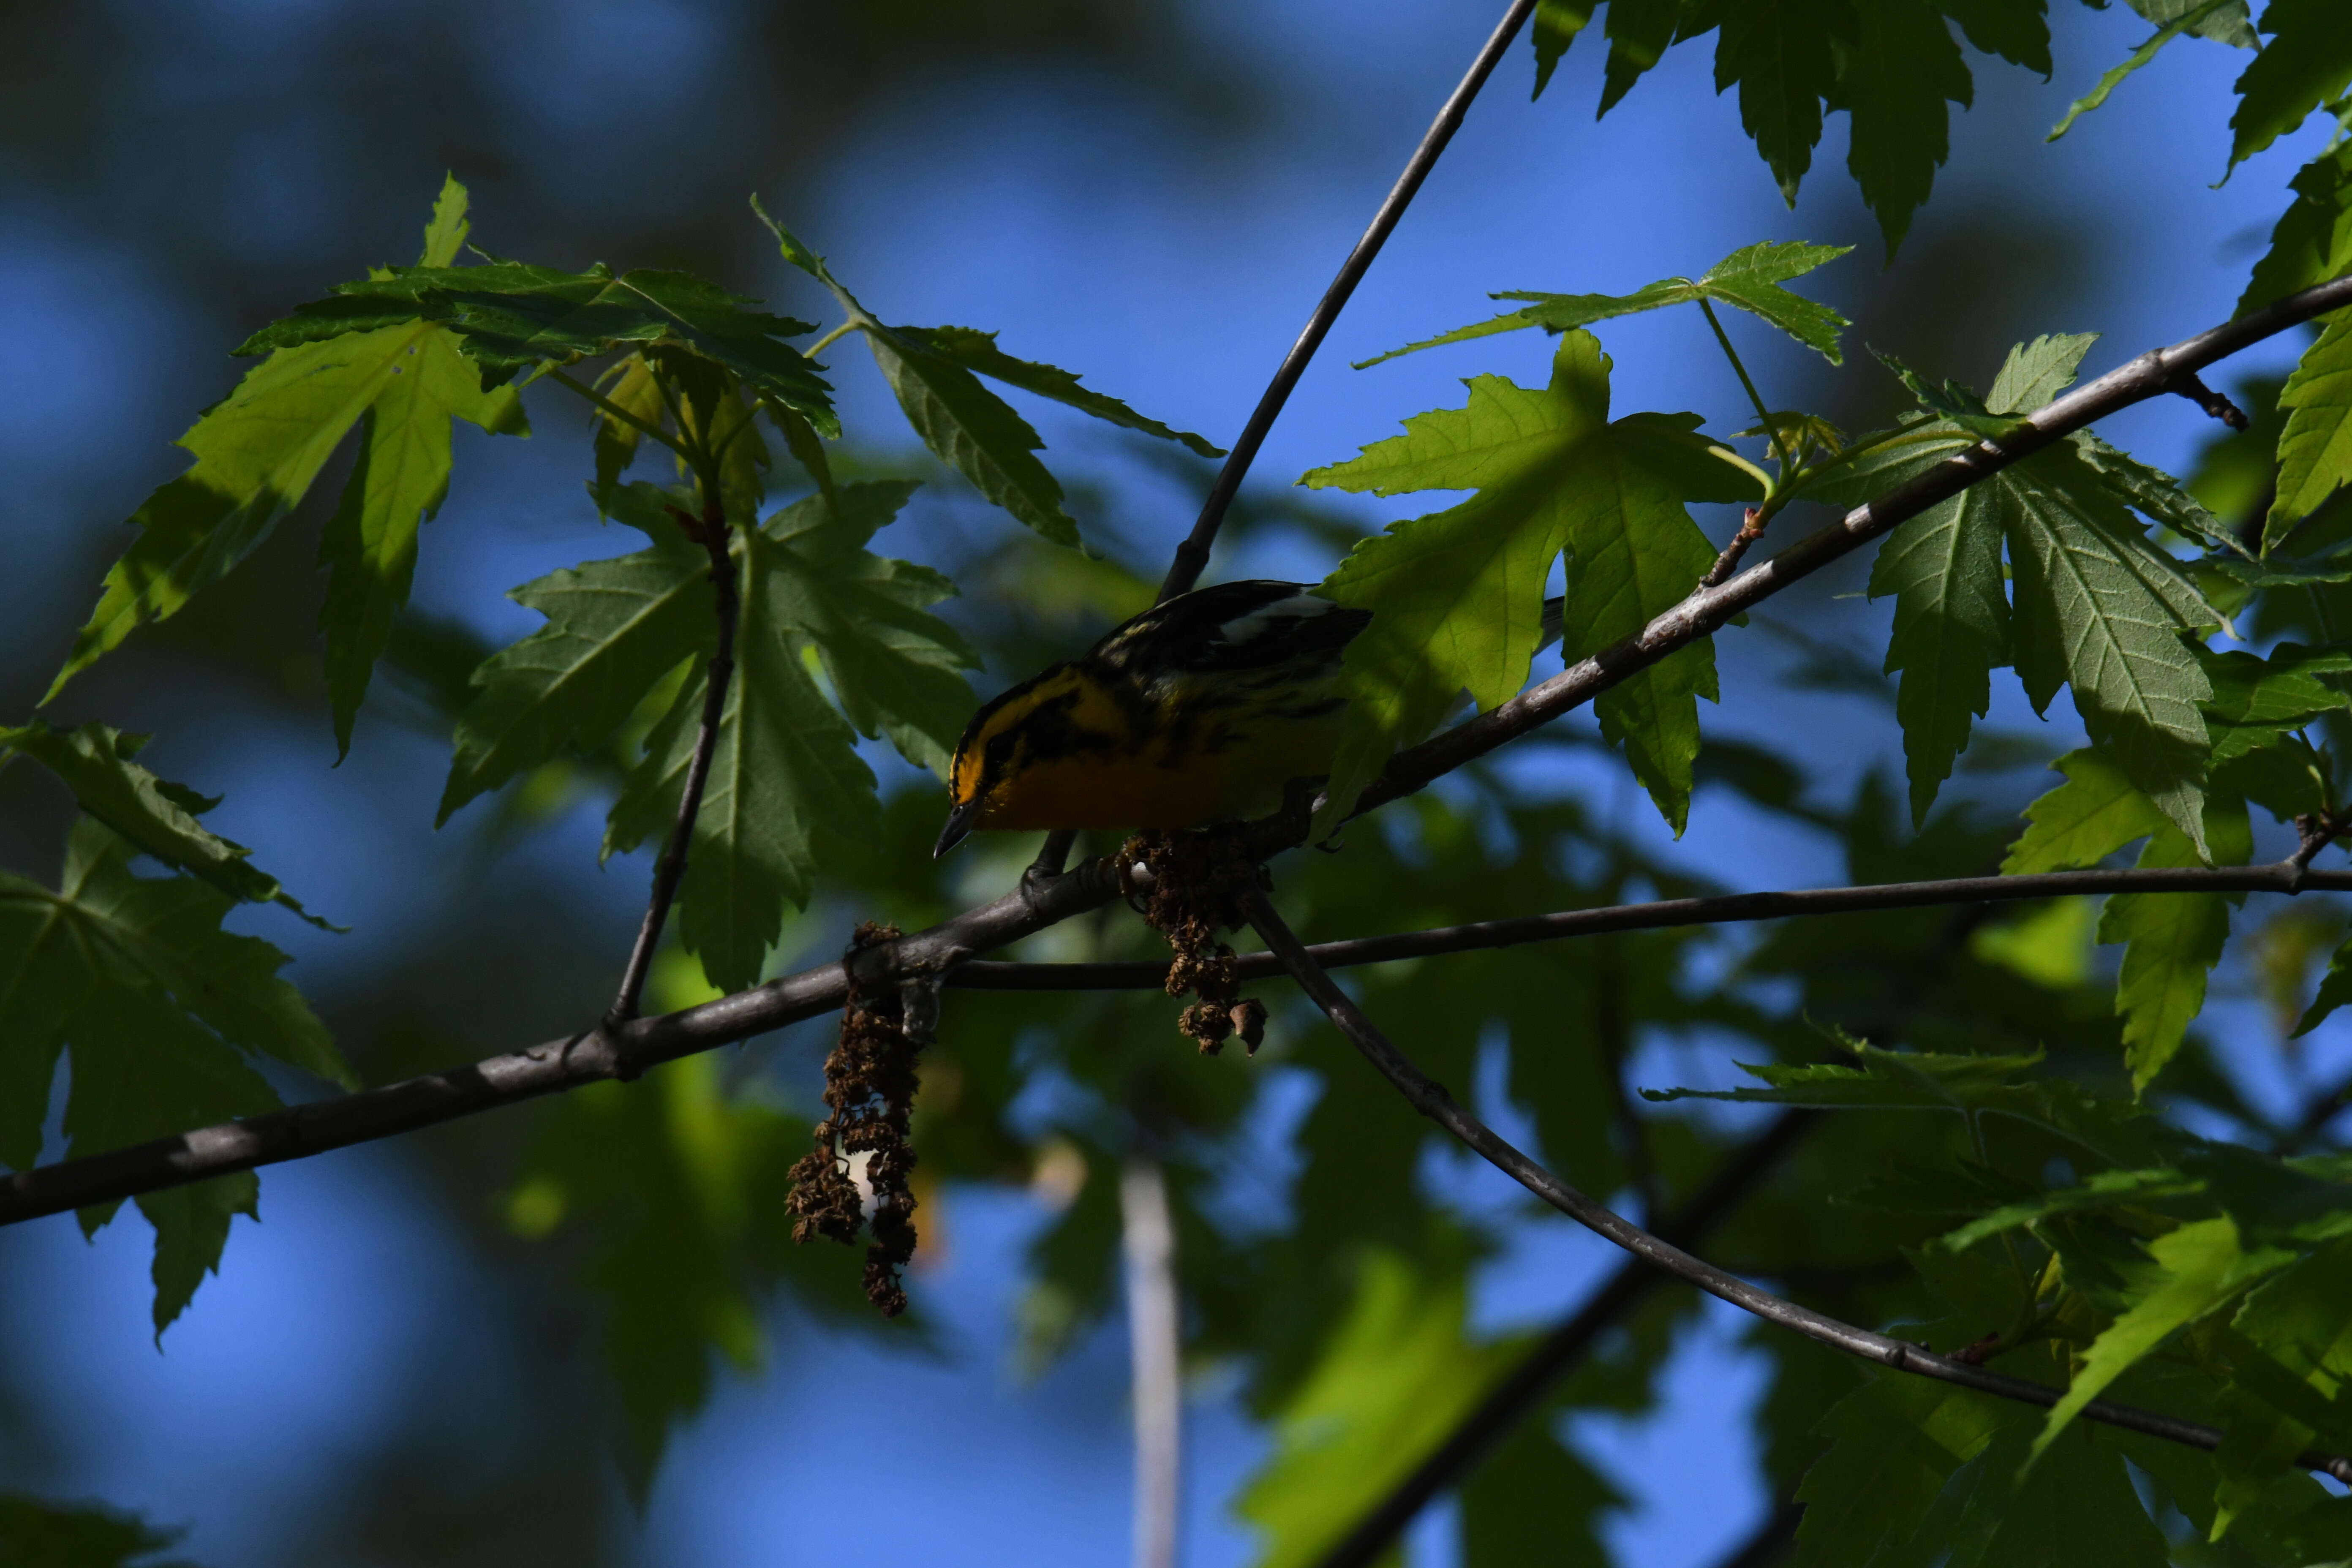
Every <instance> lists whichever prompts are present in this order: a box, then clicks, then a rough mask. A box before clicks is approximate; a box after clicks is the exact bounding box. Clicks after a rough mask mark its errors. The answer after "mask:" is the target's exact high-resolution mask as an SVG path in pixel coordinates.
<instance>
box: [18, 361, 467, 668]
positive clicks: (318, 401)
mask: <svg viewBox="0 0 2352 1568" xmlns="http://www.w3.org/2000/svg"><path fill="white" fill-rule="evenodd" d="M436 331H439V329H438V328H436V327H434V326H432V325H431V324H430V323H427V322H410V323H409V324H407V325H404V326H394V327H385V328H383V329H381V330H380V331H369V332H358V333H353V334H352V335H350V336H346V337H340V338H337V339H335V340H334V341H332V342H312V343H305V344H303V345H301V346H299V347H296V348H288V349H281V350H279V351H278V352H277V353H272V354H271V355H270V356H269V357H268V359H266V360H264V361H263V362H262V363H260V364H258V365H256V366H255V367H254V368H253V369H252V370H250V371H248V372H247V373H246V376H245V379H244V380H243V381H241V382H239V383H238V384H237V386H236V391H234V392H232V393H230V394H229V395H228V396H227V397H226V398H224V399H222V400H221V401H220V402H219V403H216V404H215V405H213V406H212V407H211V408H209V409H207V410H205V414H204V416H202V417H201V418H199V419H198V420H197V421H196V422H195V424H194V425H193V426H190V427H189V429H188V432H187V434H186V435H184V436H182V437H180V440H179V445H181V446H183V447H186V448H187V449H188V450H189V451H190V452H192V453H194V455H195V458H196V460H195V462H194V465H193V466H191V467H190V468H189V469H188V471H187V472H186V473H184V474H182V475H181V476H180V477H179V478H178V479H173V480H171V481H170V482H168V483H166V484H163V485H162V486H159V487H158V488H157V489H155V491H154V492H153V493H152V494H151V495H150V496H148V498H147V500H145V502H144V503H142V505H141V507H140V508H139V510H137V511H135V512H133V513H132V514H131V526H132V527H134V528H136V529H138V530H140V534H139V537H138V538H137V539H136V540H135V541H133V542H132V543H131V548H130V549H129V550H127V551H125V552H123V555H122V558H121V560H120V561H118V562H116V563H114V566H113V567H112V569H111V570H110V571H109V572H108V573H107V574H106V583H105V585H104V587H102V588H101V589H100V593H99V600H98V607H97V608H96V609H94V610H92V611H91V612H90V617H89V622H88V624H86V625H85V626H83V627H82V628H81V630H80V631H79V632H77V633H75V634H74V645H73V648H72V651H71V652H70V653H68V655H67V658H66V662H65V664H64V666H63V667H62V668H60V669H59V670H58V674H57V678H56V679H55V680H53V681H52V682H51V683H50V686H49V689H48V692H47V695H46V696H45V697H43V698H42V699H41V700H42V702H43V703H44V704H47V703H48V702H50V701H53V700H55V699H56V697H57V695H58V692H59V691H60V690H62V689H64V687H65V684H66V682H67V681H68V680H70V679H73V678H74V677H75V676H76V675H77V674H79V673H80V672H81V671H82V670H84V669H87V668H89V666H90V665H92V664H94V663H96V662H97V661H98V659H99V658H100V657H101V656H103V655H105V654H107V653H109V652H111V651H112V650H113V649H114V648H115V647H119V646H121V642H122V639H123V638H125V637H129V636H130V635H131V632H132V631H133V630H135V629H136V628H138V627H139V626H143V625H145V624H146V623H148V622H150V621H160V620H163V619H165V618H166V617H168V616H173V615H175V614H177V613H178V611H179V610H180V608H181V606H183V605H185V604H186V603H187V602H188V601H189V600H190V599H191V598H193V597H194V596H195V595H196V594H197V592H198V591H200V590H201V589H204V588H205V587H208V586H210V585H211V584H214V583H216V582H218V581H219V580H220V579H221V578H222V577H224V576H226V575H227V574H228V573H229V572H230V571H231V570H232V569H233V568H234V567H236V564H237V563H239V562H241V561H243V560H244V559H245V558H246V557H247V555H249V554H251V553H252V552H254V550H255V549H256V548H257V547H258V546H259V545H260V543H261V542H262V541H263V540H265V539H267V538H268V536H269V531H270V530H271V528H273V527H274V526H276V524H277V521H278V519H279V518H280V517H282V516H284V515H285V514H286V512H287V511H288V510H290V509H291V508H292V507H293V506H294V504H295V503H296V502H297V501H299V500H301V499H302V497H303V496H304V495H305V494H306V493H308V491H309V490H310V482H311V480H313V479H317V478H318V475H319V470H320V468H322V467H323V466H324V465H325V464H326V461H327V459H328V458H330V457H331V456H332V455H333V453H334V450H335V448H336V447H337V446H339V445H341V441H342V439H343V437H344V436H345V435H347V434H349V432H350V431H351V428H352V426H353V425H355V424H357V423H358V422H359V420H360V417H361V416H362V415H363V414H364V413H366V412H367V410H368V408H369V407H370V406H371V405H373V404H374V403H375V401H376V400H377V398H379V397H381V396H382V395H384V393H385V392H386V391H388V390H389V389H390V388H391V386H392V384H393V383H394V380H395V379H396V378H397V377H398V375H399V374H400V370H401V367H402V366H403V365H404V363H407V361H408V360H409V358H410V356H411V353H412V351H414V350H415V349H416V348H417V347H418V346H419V345H420V344H421V343H423V342H425V340H426V339H428V338H429V337H430V336H431V335H432V334H433V333H435V332H436Z"/></svg>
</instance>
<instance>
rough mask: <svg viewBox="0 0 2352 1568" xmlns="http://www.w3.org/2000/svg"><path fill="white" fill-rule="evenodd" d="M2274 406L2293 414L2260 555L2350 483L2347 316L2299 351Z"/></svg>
mask: <svg viewBox="0 0 2352 1568" xmlns="http://www.w3.org/2000/svg"><path fill="white" fill-rule="evenodd" d="M2279 406H2281V407H2282V408H2285V409H2289V410H2291V411H2292V412H2290V413H2289V414H2288V415H2287V420H2286V433H2285V434H2284V436H2282V437H2280V438H2279V449H2278V463H2279V468H2278V491H2277V495H2276V499H2274V500H2273V501H2272V502H2271V510H2270V516H2269V518H2268V519H2267V520H2266V521H2264V522H2263V551H2264V552H2269V551H2270V550H2271V549H2272V548H2273V547H2274V546H2276V545H2278V544H2280V543H2282V542H2284V541H2285V539H2286V536H2287V535H2288V534H2290V533H2292V532H2294V526H2295V524H2296V523H2298V522H2301V521H2303V520H2304V519H2305V518H2306V517H2308V516H2310V515H2311V514H2312V513H2313V512H2315V511H2316V510H2319V508H2320V507H2321V506H2322V505H2323V504H2325V503H2326V500H2327V499H2328V498H2329V497H2330V496H2332V495H2334V494H2335V493H2336V489H2338V488H2339V487H2340V486H2342V485H2344V484H2345V483H2347V481H2352V318H2347V317H2345V316H2342V315H2338V316H2337V317H2336V319H2335V320H2333V321H2329V322H2328V323H2327V330H2326V331H2324V332H2322V333H2320V334H2319V337H2318V339H2317V341H2315V342H2313V343H2312V345H2311V346H2310V347H2309V348H2307V349H2305V350H2304V351H2303V358H2302V360H2301V361H2300V362H2299V363H2297V364H2296V365H2295V367H2294V374H2293V375H2291V376H2289V377H2287V382H2286V386H2285V387H2284V390H2282V391H2281V392H2280V393H2279Z"/></svg>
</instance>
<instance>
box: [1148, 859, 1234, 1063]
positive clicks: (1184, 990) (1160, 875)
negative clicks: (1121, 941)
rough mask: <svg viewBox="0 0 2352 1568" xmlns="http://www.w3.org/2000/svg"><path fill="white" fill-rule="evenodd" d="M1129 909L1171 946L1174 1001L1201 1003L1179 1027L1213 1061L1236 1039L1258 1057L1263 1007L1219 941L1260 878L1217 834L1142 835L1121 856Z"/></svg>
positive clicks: (1170, 979)
mask: <svg viewBox="0 0 2352 1568" xmlns="http://www.w3.org/2000/svg"><path fill="white" fill-rule="evenodd" d="M1118 864H1119V872H1120V876H1121V878H1122V879H1124V881H1125V883H1126V886H1127V890H1128V902H1129V904H1130V905H1132V906H1133V907H1134V909H1135V910H1136V911H1137V912H1138V913H1139V914H1140V915H1142V916H1143V918H1144V921H1145V922H1146V923H1148V924H1149V925H1150V927H1151V928H1152V929H1153V930H1154V931H1158V932H1160V934H1161V935H1162V936H1164V937H1166V938H1167V939H1168V945H1169V947H1170V948H1171V949H1172V950H1173V951H1174V952H1175V954H1176V957H1175V961H1174V962H1173V963H1171V964H1170V965H1169V966H1168V994H1170V995H1171V996H1182V995H1184V994H1188V993H1189V994H1192V995H1193V996H1195V997H1198V998H1199V1000H1197V1001H1195V1002H1194V1003H1193V1004H1192V1005H1191V1006H1189V1007H1187V1008H1185V1009H1184V1012H1183V1016H1181V1017H1180V1018H1178V1019H1177V1021H1176V1027H1177V1028H1178V1029H1179V1030H1181V1032H1182V1033H1183V1034H1184V1035H1185V1036H1186V1037H1189V1038H1191V1039H1192V1040H1194V1041H1197V1042H1198V1043H1199V1045H1200V1047H1201V1049H1202V1052H1203V1053H1204V1054H1206V1055H1209V1056H1215V1055H1216V1054H1217V1052H1218V1051H1220V1050H1222V1049H1223V1047H1224V1044H1225V1042H1226V1041H1227V1040H1228V1039H1231V1038H1232V1037H1234V1036H1235V1035H1239V1036H1240V1037H1241V1038H1242V1043H1243V1044H1244V1046H1246V1047H1248V1048H1249V1052H1250V1054H1251V1055H1252V1056H1255V1055H1256V1054H1257V1048H1258V1047H1259V1045H1260V1044H1261V1043H1263V1042H1264V1040H1265V1004H1264V1003H1262V1002H1260V1001H1258V1000H1257V998H1255V996H1241V995H1239V994H1238V993H1239V992H1240V990H1241V982H1240V981H1239V980H1238V979H1237V978H1236V977H1235V975H1234V950H1233V949H1232V948H1231V947H1228V946H1227V945H1226V944H1225V943H1223V942H1220V941H1218V940H1217V933H1218V932H1219V931H1224V930H1227V929H1229V928H1233V927H1237V926H1239V925H1240V924H1241V923H1242V912H1241V896H1242V894H1243V893H1244V891H1245V890H1247V889H1250V888H1251V887H1253V886H1255V884H1256V882H1257V879H1258V878H1259V876H1260V875H1261V872H1260V871H1259V869H1258V868H1257V866H1256V865H1255V863H1253V862H1252V861H1251V860H1249V859H1248V858H1247V857H1245V856H1244V855H1243V854H1241V853H1240V851H1239V850H1238V849H1236V848H1235V847H1234V843H1233V841H1232V840H1231V839H1230V838H1229V837H1226V836H1224V835H1223V834H1216V833H1139V834H1137V835H1136V836H1135V837H1132V838H1130V839H1129V840H1128V841H1127V843H1126V844H1125V845H1123V846H1122V847H1120V849H1119V852H1118Z"/></svg>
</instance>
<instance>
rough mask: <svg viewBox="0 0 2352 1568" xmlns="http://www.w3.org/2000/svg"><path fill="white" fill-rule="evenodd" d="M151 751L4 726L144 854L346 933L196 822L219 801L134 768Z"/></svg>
mask: <svg viewBox="0 0 2352 1568" xmlns="http://www.w3.org/2000/svg"><path fill="white" fill-rule="evenodd" d="M146 744H147V737H146V736H144V735H127V734H124V733H123V732H122V731H120V730H115V729H110V728H109V727H108V726H106V725H104V724H84V725H82V726H81V727H80V728H79V729H78V730H55V729H51V728H50V727H49V726H48V725H47V724H46V723H44V722H43V721H40V720H38V719H35V720H33V721H31V722H30V723H27V724H24V725H21V726H19V727H17V728H16V729H8V728H5V727H0V747H5V748H7V749H8V750H10V751H15V752H23V753H24V754H25V755H26V756H28V757H30V758H32V759H33V760H34V761H35V762H37V763H40V764H41V765H42V766H43V767H45V768H47V769H48V770H49V771H50V772H51V773H55V774H57V775H58V777H59V778H60V779H63V780H64V781H65V784H66V787H67V788H68V789H70V790H72V791H73V793H74V800H75V802H76V804H78V805H79V806H80V807H81V808H82V810H84V811H85V812H88V813H89V815H90V816H94V817H96V818H98V819H99V820H100V822H103V823H105V824H106V825H107V826H109V827H111V828H113V829H114V831H115V832H117V833H119V834H121V835H122V837H125V838H128V839H129V840H131V843H133V844H136V845H137V846H138V847H140V849H141V850H142V851H143V852H144V853H146V854H149V855H152V856H153V857H154V858H156V859H158V860H161V861H162V862H163V864H165V865H166V866H169V867H171V868H173V869H174V870H180V871H185V872H187V873H188V874H189V875H190V876H192V877H198V878H201V879H204V880H205V881H207V882H209V883H211V884H212V885H213V886H214V887H215V888H218V889H220V890H221V891H222V892H224V893H226V894H228V895H229V896H230V897H231V898H233V899H240V900H245V901H247V902H248V903H257V904H268V903H275V904H283V905H285V906H286V907H287V908H288V909H289V910H293V911H294V912H295V913H296V914H298V915H300V916H301V917H302V918H303V919H304V920H306V921H310V923H311V924H312V925H314V926H318V927H320V929H321V930H325V931H338V930H341V928H340V927H337V926H332V925H330V924H328V922H327V921H323V920H320V918H319V917H318V916H316V915H313V914H310V913H309V912H307V911H306V910H304V909H303V908H302V904H301V900H298V899H296V898H295V897H294V896H293V895H292V894H291V893H289V892H288V891H286V889H284V888H283V887H282V886H280V885H279V883H278V879H277V878H275V877H272V876H270V875H269V874H268V873H267V872H265V871H263V870H262V869H261V868H259V867H258V866H256V865H254V864H253V863H252V862H251V861H250V860H249V859H248V858H247V857H249V856H250V855H252V853H253V851H252V850H250V849H247V847H245V846H244V845H242V844H236V843H233V842H231V841H230V840H228V839H226V838H223V837H220V836H219V835H218V834H216V833H215V832H213V831H212V830H211V829H210V828H208V827H206V826H205V825H204V824H202V823H201V822H198V821H197V820H196V818H197V817H198V816H201V815H203V814H204V813H205V812H207V811H209V810H211V809H212V808H213V806H214V805H217V804H218V802H217V801H216V800H207V799H206V798H205V797H204V796H203V795H198V794H196V792H195V791H194V790H192V789H190V788H188V787H187V786H186V785H185V784H173V783H172V782H171V781H170V780H168V779H160V778H157V777H156V776H155V775H154V774H153V773H149V772H148V771H147V770H146V769H145V768H142V767H141V766H140V765H139V764H138V763H135V762H133V761H131V759H132V758H133V757H135V756H137V755H138V754H139V752H140V750H141V749H142V747H144V746H145V745H146ZM338 1081H341V1079H338Z"/></svg>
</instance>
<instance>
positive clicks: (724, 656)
mask: <svg viewBox="0 0 2352 1568" xmlns="http://www.w3.org/2000/svg"><path fill="white" fill-rule="evenodd" d="M731 538H732V534H731V531H730V529H729V528H728V526H727V518H726V513H725V511H724V510H723V509H722V508H721V506H720V503H719V490H718V488H717V487H716V486H715V485H710V486H706V487H705V488H704V491H703V508H702V543H703V546H704V548H705V549H707V550H708V551H709V552H710V586H711V589H712V591H713V595H714V597H715V598H716V600H717V610H718V615H717V619H718V622H719V646H718V648H717V649H716V650H715V651H714V652H713V653H712V654H711V656H710V662H709V665H708V666H707V667H706V668H705V674H704V679H705V681H706V684H705V686H704V688H703V692H702V728H701V731H699V732H698V734H697V735H696V736H695V738H694V757H693V760H692V761H691V762H689V763H688V764H687V770H686V788H685V790H684V791H683V792H682V793H681V794H680V795H679V796H678V801H677V822H676V823H675V824H674V825H672V826H671V828H670V834H669V842H668V843H667V844H666V845H664V846H663V847H662V853H661V858H660V859H659V860H658V861H656V862H655V865H654V886H653V894H652V896H651V897H650V898H648V899H647V900H646V918H645V920H644V921H643V922H641V923H640V924H639V925H638V927H637V940H636V944H635V946H634V947H632V948H631V949H630V950H629V962H628V965H627V967H626V968H625V969H624V970H623V971H622V972H621V988H620V990H619V991H618V992H617V993H616V994H614V997H613V1005H611V1006H610V1007H608V1008H606V1009H605V1010H604V1028H605V1031H606V1032H607V1033H610V1032H611V1031H613V1030H614V1029H617V1028H620V1027H621V1026H624V1025H625V1024H627V1023H628V1022H629V1021H630V1020H631V1019H633V1018H635V1017H636V1016H637V1007H638V1004H639V1003H640V1002H641V1001H642V1000H643V999H644V996H645V989H646V975H647V974H648V973H651V972H652V969H653V962H654V950H655V949H656V948H657V947H659V946H660V945H661V934H662V927H663V925H664V924H665V923H667V921H668V919H669V910H670V905H671V904H673V903H675V902H676V901H677V889H678V884H679V883H680V882H681V881H683V880H684V879H685V877H686V856H687V849H688V846H689V845H690V844H691V843H692V841H693V838H694V819H695V818H696V816H698V815H700V813H701V810H702V792H703V788H704V786H705V785H707V784H709V781H710V760H711V758H712V756H713V755H715V754H716V753H717V752H718V750H719V730H720V728H721V726H722V725H723V724H724V722H725V720H726V715H727V688H728V685H729V682H730V678H732V676H733V675H734V673H735V624H736V620H737V614H738V600H737V596H736V591H735V562H734V558H733V556H732V555H731V554H730V552H729V549H728V545H729V542H730V539H731ZM616 1076H618V1077H621V1078H625V1079H626V1078H634V1077H635V1076H636V1074H635V1072H634V1071H632V1070H629V1067H628V1063H627V1058H626V1057H624V1058H623V1068H622V1070H621V1071H620V1072H619V1073H618V1074H617V1075H616Z"/></svg>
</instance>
